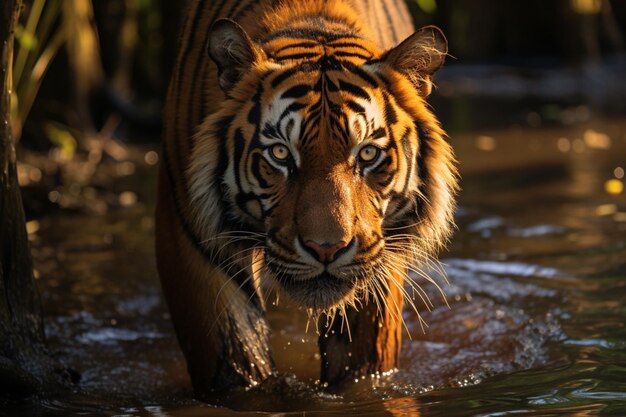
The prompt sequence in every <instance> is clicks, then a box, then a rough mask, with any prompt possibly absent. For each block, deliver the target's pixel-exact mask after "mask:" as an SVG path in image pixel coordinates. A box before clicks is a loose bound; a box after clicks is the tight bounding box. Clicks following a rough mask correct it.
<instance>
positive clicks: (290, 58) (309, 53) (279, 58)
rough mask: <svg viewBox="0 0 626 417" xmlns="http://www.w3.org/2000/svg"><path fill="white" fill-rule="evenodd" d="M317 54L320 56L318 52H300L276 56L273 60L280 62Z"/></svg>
mask: <svg viewBox="0 0 626 417" xmlns="http://www.w3.org/2000/svg"><path fill="white" fill-rule="evenodd" d="M318 56H320V54H319V53H318V52H301V53H299V54H292V55H283V56H278V57H276V58H274V60H275V61H277V62H282V61H289V60H297V59H305V58H315V57H318Z"/></svg>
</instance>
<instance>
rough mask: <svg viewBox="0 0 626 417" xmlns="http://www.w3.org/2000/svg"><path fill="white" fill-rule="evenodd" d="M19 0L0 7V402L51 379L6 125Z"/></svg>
mask: <svg viewBox="0 0 626 417" xmlns="http://www.w3.org/2000/svg"><path fill="white" fill-rule="evenodd" d="M21 3H22V1H21V0H3V2H2V6H0V48H1V60H2V67H1V74H2V83H1V86H0V397H2V396H4V397H9V398H11V397H15V396H18V395H28V394H30V393H32V392H33V391H35V390H37V389H38V388H40V387H42V386H43V384H44V383H47V382H50V377H51V375H53V369H54V368H53V365H52V361H51V360H50V359H49V357H48V356H47V353H46V349H45V340H44V332H43V322H42V318H41V311H40V302H39V295H38V293H37V289H36V287H35V282H34V280H33V268H32V260H31V256H30V251H29V248H28V235H27V233H26V226H25V221H24V209H23V206H22V199H21V196H20V190H19V187H18V183H17V175H16V165H15V147H14V143H13V140H12V136H11V124H10V120H9V109H10V92H11V87H12V85H11V84H12V82H11V81H12V80H11V79H12V77H11V74H12V71H11V67H12V61H13V27H14V24H15V22H16V20H17V16H18V14H19V10H20V8H21Z"/></svg>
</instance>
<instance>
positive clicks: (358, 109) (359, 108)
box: [346, 100, 365, 113]
mask: <svg viewBox="0 0 626 417" xmlns="http://www.w3.org/2000/svg"><path fill="white" fill-rule="evenodd" d="M346 106H348V108H350V110H352V111H353V112H355V113H365V108H364V107H362V106H361V105H360V104H357V103H356V102H354V100H348V101H346Z"/></svg>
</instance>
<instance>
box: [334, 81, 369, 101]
mask: <svg viewBox="0 0 626 417" xmlns="http://www.w3.org/2000/svg"><path fill="white" fill-rule="evenodd" d="M339 88H340V89H341V90H343V91H347V92H348V93H350V94H352V95H354V96H357V97H360V98H362V99H364V100H367V101H368V102H369V101H370V100H371V97H370V95H369V94H367V92H366V91H365V90H363V89H362V88H361V87H359V86H358V85H355V84H352V83H349V82H347V81H343V80H339Z"/></svg>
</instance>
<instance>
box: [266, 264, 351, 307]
mask: <svg viewBox="0 0 626 417" xmlns="http://www.w3.org/2000/svg"><path fill="white" fill-rule="evenodd" d="M276 279H277V281H278V282H279V283H280V285H281V287H282V289H283V291H284V292H285V293H286V294H287V295H288V296H289V297H290V298H291V299H292V300H294V301H295V302H297V303H298V304H300V305H302V306H304V307H306V308H310V309H312V310H313V312H315V313H320V312H325V311H329V310H332V309H334V308H335V307H338V306H341V305H344V304H351V303H352V302H353V301H354V298H355V294H356V292H357V287H358V282H357V280H356V279H354V278H345V277H336V276H334V275H332V274H331V273H329V272H323V273H321V274H320V275H317V276H315V277H311V278H308V279H306V280H302V279H301V278H296V277H295V276H290V275H287V274H280V275H277V276H276Z"/></svg>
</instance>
